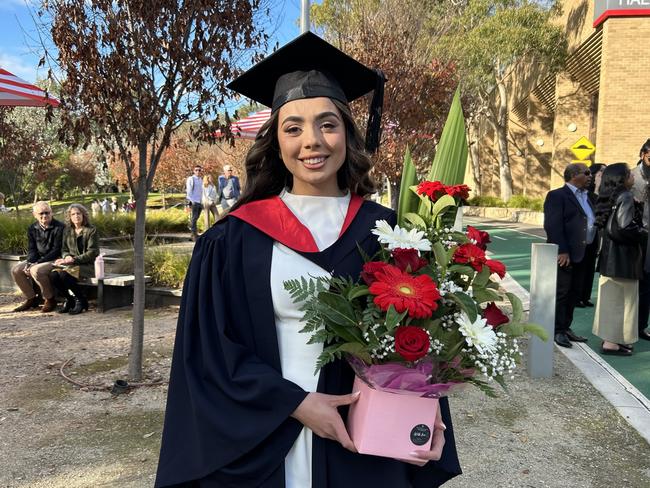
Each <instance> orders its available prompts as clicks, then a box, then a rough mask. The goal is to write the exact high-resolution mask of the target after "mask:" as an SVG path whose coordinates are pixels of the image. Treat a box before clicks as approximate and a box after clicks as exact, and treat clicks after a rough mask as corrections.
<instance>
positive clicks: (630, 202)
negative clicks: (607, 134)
mask: <svg viewBox="0 0 650 488" xmlns="http://www.w3.org/2000/svg"><path fill="white" fill-rule="evenodd" d="M633 184H634V177H633V176H632V174H631V173H630V169H629V168H628V167H627V164H625V163H616V164H611V165H609V166H607V167H606V168H605V170H604V171H603V177H602V181H601V184H600V188H599V193H598V204H597V206H596V225H597V226H598V227H599V228H600V229H601V234H602V247H601V251H600V261H599V271H600V279H599V280H598V304H597V306H596V313H595V316H594V325H593V333H594V334H595V335H597V336H598V337H600V338H601V339H603V344H602V347H601V352H602V353H603V354H613V355H618V356H629V355H631V354H632V346H631V344H633V343H635V342H637V340H638V338H639V335H638V328H637V319H638V295H639V279H640V278H641V277H642V273H643V262H642V256H643V252H642V245H645V242H646V240H647V237H648V232H647V230H646V229H644V228H643V224H642V222H641V216H640V213H639V212H638V211H637V209H636V206H635V205H634V198H633V197H632V192H631V191H630V188H632V185H633Z"/></svg>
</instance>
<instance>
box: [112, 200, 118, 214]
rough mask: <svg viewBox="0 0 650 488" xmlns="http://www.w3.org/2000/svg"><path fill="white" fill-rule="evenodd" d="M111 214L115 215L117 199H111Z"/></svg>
mask: <svg viewBox="0 0 650 488" xmlns="http://www.w3.org/2000/svg"><path fill="white" fill-rule="evenodd" d="M111 212H113V213H117V197H111Z"/></svg>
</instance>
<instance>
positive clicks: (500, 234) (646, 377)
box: [466, 218, 650, 442]
mask: <svg viewBox="0 0 650 488" xmlns="http://www.w3.org/2000/svg"><path fill="white" fill-rule="evenodd" d="M466 223H468V224H471V225H474V226H476V227H478V228H480V229H482V230H486V231H488V232H489V233H490V237H491V239H492V242H491V243H490V245H489V249H490V251H491V253H492V254H493V257H494V258H495V259H499V260H501V261H503V262H504V263H505V265H506V267H507V268H508V273H509V275H510V276H511V277H512V278H513V279H514V280H515V281H516V282H517V283H518V284H519V285H520V287H519V290H518V292H519V293H518V294H520V295H522V294H523V295H524V297H523V301H524V302H527V300H526V298H527V297H526V293H527V291H528V290H530V253H531V245H532V244H534V243H537V242H545V239H546V237H545V233H544V229H542V228H539V227H533V226H527V225H522V224H514V223H509V222H500V221H486V220H481V219H477V218H467V219H466ZM597 283H598V276H597V275H596V279H595V280H594V290H593V293H592V297H593V301H594V303H596V301H597V298H598V292H597ZM511 286H512V285H511ZM514 286H516V283H515V284H514ZM526 308H527V307H526ZM593 317H594V309H593V308H583V309H581V308H577V309H576V311H575V313H574V320H573V325H572V329H573V330H574V331H575V332H576V333H577V334H578V335H582V336H585V337H588V338H589V342H588V343H586V344H578V343H574V347H573V348H572V349H566V348H561V347H560V348H559V350H560V351H561V352H562V353H564V354H565V355H566V356H567V357H568V358H569V359H570V360H571V361H572V362H573V363H574V364H575V365H576V366H577V367H578V368H579V369H580V370H581V371H582V372H583V373H584V374H585V376H587V378H588V379H589V381H590V382H591V383H592V384H593V385H594V386H595V387H596V388H597V389H598V390H599V391H600V392H601V393H602V394H603V395H604V396H605V397H606V398H607V399H608V400H609V401H610V402H611V403H612V404H613V405H614V407H616V408H617V410H618V411H619V413H621V415H622V416H623V417H624V418H625V419H626V420H627V421H628V422H629V423H630V424H631V425H633V426H634V427H635V428H636V429H637V430H638V431H639V433H640V434H641V435H642V436H643V437H645V439H646V440H648V441H649V442H650V400H648V398H650V342H648V341H639V342H637V343H636V344H635V345H634V346H635V351H634V355H633V356H630V357H617V356H603V355H602V354H600V343H601V340H600V338H598V337H596V336H595V335H593V334H592V333H591V326H592V323H593ZM556 347H557V346H556Z"/></svg>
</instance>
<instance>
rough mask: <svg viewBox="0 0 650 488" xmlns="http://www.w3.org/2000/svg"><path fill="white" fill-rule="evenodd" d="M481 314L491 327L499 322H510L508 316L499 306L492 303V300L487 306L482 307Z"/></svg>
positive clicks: (498, 324)
mask: <svg viewBox="0 0 650 488" xmlns="http://www.w3.org/2000/svg"><path fill="white" fill-rule="evenodd" d="M481 315H483V318H484V319H485V320H487V323H488V325H491V326H492V328H493V329H496V328H497V327H499V326H500V325H501V324H507V323H508V322H510V319H509V318H508V316H507V315H506V314H504V313H503V312H502V311H501V310H500V309H499V307H497V306H496V305H495V304H494V302H491V303H490V304H488V306H487V307H485V308H484V309H483V312H482V314H481Z"/></svg>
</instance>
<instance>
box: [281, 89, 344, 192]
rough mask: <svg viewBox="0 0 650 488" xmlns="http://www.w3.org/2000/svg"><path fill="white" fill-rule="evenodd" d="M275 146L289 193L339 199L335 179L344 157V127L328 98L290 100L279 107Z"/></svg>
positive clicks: (336, 110) (339, 114)
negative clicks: (290, 178) (288, 176)
mask: <svg viewBox="0 0 650 488" xmlns="http://www.w3.org/2000/svg"><path fill="white" fill-rule="evenodd" d="M278 143H279V145H280V157H281V158H282V161H283V162H284V165H285V166H286V168H287V170H288V171H289V172H290V173H291V174H292V175H293V188H292V189H291V191H292V193H294V194H297V195H315V196H340V195H341V193H342V192H341V189H339V187H338V183H337V177H336V175H337V172H338V170H339V169H340V168H341V166H342V165H343V163H344V161H345V156H346V146H345V143H346V140H345V124H344V122H343V117H342V115H341V112H340V111H339V110H338V108H336V105H334V103H333V102H332V101H331V100H330V99H329V98H326V97H318V98H304V99H300V100H293V101H291V102H288V103H286V104H285V105H283V106H282V107H280V111H279V113H278Z"/></svg>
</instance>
